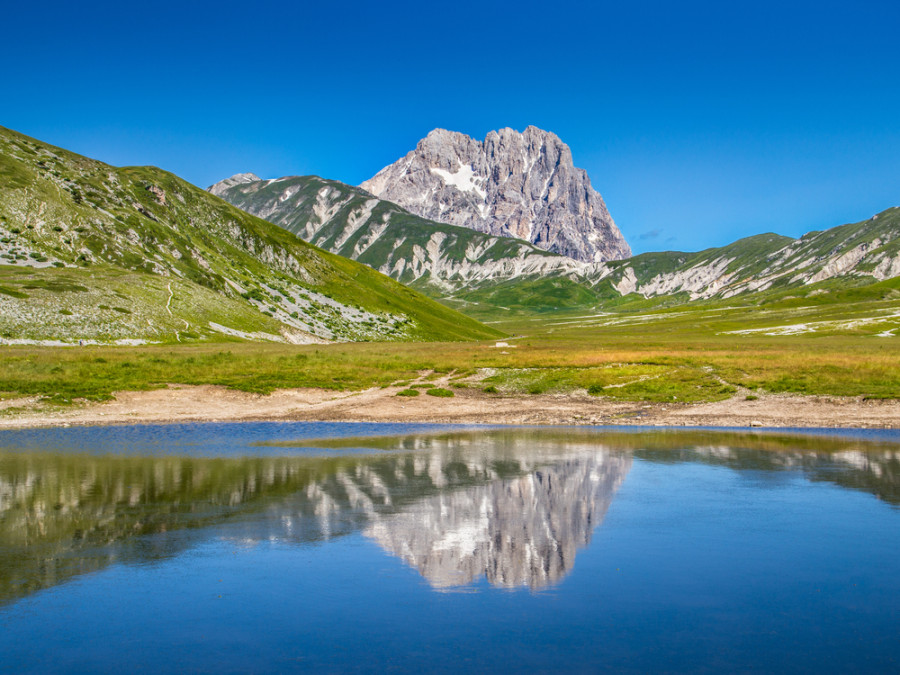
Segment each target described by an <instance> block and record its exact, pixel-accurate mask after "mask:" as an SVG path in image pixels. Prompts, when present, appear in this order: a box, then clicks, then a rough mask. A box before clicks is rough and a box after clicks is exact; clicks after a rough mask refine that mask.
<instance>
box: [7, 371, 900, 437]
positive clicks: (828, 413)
mask: <svg viewBox="0 0 900 675" xmlns="http://www.w3.org/2000/svg"><path fill="white" fill-rule="evenodd" d="M435 382H436V383H437V384H440V381H435ZM400 389H401V387H386V388H371V389H367V390H364V391H361V392H353V393H347V392H343V393H336V392H334V391H330V390H324V389H282V390H277V391H275V392H273V393H272V394H269V395H261V394H251V393H246V392H241V391H235V390H232V389H228V388H225V387H221V386H213V385H200V386H181V385H177V386H175V385H173V386H170V387H169V388H166V389H157V390H153V391H140V392H117V393H116V398H115V400H113V401H110V402H106V403H81V404H76V405H73V406H67V407H58V406H57V407H48V406H47V405H46V404H43V403H41V401H40V400H39V399H38V398H37V397H34V398H14V399H7V400H5V401H0V413H4V414H2V415H0V429H2V428H7V429H9V428H26V427H48V426H70V425H99V424H147V423H174V422H245V421H341V422H430V423H455V424H576V425H587V424H591V425H607V424H609V425H648V426H715V427H807V428H816V427H819V428H822V427H845V428H846V427H855V428H862V427H872V428H898V427H900V400H868V401H867V400H863V399H862V398H861V397H830V396H829V397H824V396H797V395H786V394H761V395H760V396H759V397H758V398H757V399H755V400H746V397H745V396H744V395H738V396H735V397H733V398H730V399H727V400H724V401H716V402H712V403H694V404H688V403H684V404H679V403H648V402H628V401H618V400H612V399H608V398H603V397H597V396H588V395H584V394H537V395H497V394H487V393H485V392H483V391H481V390H480V389H459V390H456V391H455V396H454V397H452V398H438V397H433V396H427V395H420V396H417V397H414V398H407V397H398V396H397V395H396V394H397V392H398V391H400Z"/></svg>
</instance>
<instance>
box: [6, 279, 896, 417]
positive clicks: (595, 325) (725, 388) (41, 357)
mask: <svg viewBox="0 0 900 675" xmlns="http://www.w3.org/2000/svg"><path fill="white" fill-rule="evenodd" d="M897 295H898V294H897V292H896V290H895V289H893V287H887V288H886V290H885V289H882V290H881V291H879V292H878V293H869V294H868V295H864V296H860V297H856V298H854V301H853V302H848V303H844V302H826V301H825V299H823V298H821V297H820V296H816V297H815V298H803V299H796V298H782V299H779V300H778V301H777V302H771V303H768V304H766V305H762V306H759V307H755V306H746V305H744V306H729V305H727V304H726V303H707V304H705V305H688V306H681V307H676V308H671V309H666V310H655V311H647V312H632V313H624V312H619V313H603V312H595V313H590V314H585V313H583V312H581V313H574V312H569V313H554V314H543V315H540V316H530V317H529V316H525V317H519V318H515V319H509V320H505V321H498V322H495V323H493V327H495V328H498V329H499V330H501V331H503V332H504V333H505V334H506V335H508V336H509V337H508V338H501V339H502V340H503V342H505V343H506V344H507V346H499V347H498V346H497V343H496V342H495V341H493V340H492V341H481V342H444V343H425V342H419V343H388V342H365V343H335V344H329V345H304V346H292V345H284V344H269V343H265V344H263V343H249V342H239V341H232V342H222V343H197V344H183V345H182V344H162V345H148V346H141V347H100V346H85V347H71V348H52V347H25V346H8V347H2V348H0V392H2V393H0V396H2V397H4V398H12V397H17V396H21V395H38V396H42V397H46V400H47V402H49V403H52V402H56V403H60V404H66V403H69V402H71V401H73V400H77V399H81V398H85V399H92V400H103V399H105V398H108V397H110V396H111V395H112V393H113V392H115V391H120V390H142V389H152V388H158V387H164V386H166V385H167V384H216V385H224V386H227V387H231V388H234V389H238V390H242V391H248V392H257V393H267V392H271V391H273V390H274V389H278V388H291V387H321V388H325V389H333V390H358V389H364V388H368V387H379V386H388V385H391V384H403V385H407V384H409V383H410V382H411V381H412V380H415V379H417V378H420V377H422V376H423V374H424V373H430V374H428V375H425V379H426V380H427V379H433V378H436V377H439V376H442V375H446V374H450V375H451V384H452V385H454V387H456V388H457V389H458V388H465V387H477V388H479V389H482V390H487V391H488V392H489V393H493V394H495V395H498V396H502V395H504V394H511V393H516V394H535V395H537V394H545V393H547V394H552V393H566V392H572V391H578V390H581V391H586V392H587V393H590V394H592V395H597V396H605V397H610V398H615V399H620V400H629V401H656V402H662V401H679V402H699V401H714V400H721V399H725V398H728V397H730V396H733V395H734V394H735V393H736V392H741V393H742V394H743V395H747V396H752V395H756V394H757V393H758V392H773V393H780V392H787V393H795V394H814V395H836V396H864V397H869V398H900V358H898V357H900V349H898V340H900V336H897V335H896V332H897V331H898V330H900V298H898V297H896V296H897ZM837 299H840V298H837Z"/></svg>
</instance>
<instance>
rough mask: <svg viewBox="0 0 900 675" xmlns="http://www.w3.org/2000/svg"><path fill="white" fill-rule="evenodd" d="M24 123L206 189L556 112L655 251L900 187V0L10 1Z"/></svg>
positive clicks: (850, 206) (42, 134) (806, 215)
mask: <svg viewBox="0 0 900 675" xmlns="http://www.w3.org/2000/svg"><path fill="white" fill-rule="evenodd" d="M3 14H4V16H3V22H4V24H5V26H4V31H3V33H4V41H3V45H2V47H0V50H2V54H3V55H4V72H5V77H4V78H3V85H2V89H0V91H2V93H0V97H2V98H0V102H2V105H0V124H2V125H4V126H7V127H10V128H13V129H16V130H17V131H21V132H23V133H26V134H29V135H31V136H35V137H37V138H40V139H42V140H46V141H48V142H51V143H54V144H56V145H60V146H63V147H66V148H69V149H71V150H74V151H76V152H80V153H82V154H85V155H89V156H92V157H96V158H98V159H102V160H104V161H107V162H110V163H112V164H116V165H130V164H153V165H156V166H160V167H162V168H165V169H168V170H170V171H173V172H175V173H177V174H178V175H180V176H182V177H183V178H186V179H187V180H189V181H191V182H193V183H195V184H197V185H200V186H202V187H206V186H207V185H209V184H210V183H213V182H215V181H217V180H219V179H221V178H224V177H227V176H229V175H231V174H234V173H237V172H240V171H253V172H255V173H257V174H259V175H260V176H263V177H277V176H282V175H287V174H318V175H321V176H325V177H327V178H334V179H338V180H342V181H345V182H348V183H354V184H357V183H359V182H361V181H363V180H365V179H366V178H368V177H370V176H371V175H373V174H374V173H375V172H377V171H378V170H379V169H381V168H382V167H383V166H384V165H386V164H389V163H391V162H393V161H394V160H395V159H397V158H399V157H400V156H402V155H404V154H405V153H406V152H408V151H409V150H410V149H412V148H413V147H414V146H415V143H416V141H417V140H418V139H419V138H421V137H422V136H424V135H425V134H426V133H428V131H429V130H431V129H432V128H434V127H444V128H447V129H453V130H456V131H462V132H465V133H467V134H470V135H472V136H475V137H477V138H483V137H484V135H485V134H486V133H487V132H488V131H490V130H491V129H497V128H500V127H505V126H509V127H513V128H515V129H519V130H522V129H524V128H525V127H526V126H527V125H529V124H534V125H537V126H539V127H541V128H544V129H548V130H551V131H554V132H556V133H557V134H558V135H559V136H560V137H561V138H562V139H563V140H564V141H565V142H567V143H568V144H569V145H570V146H571V148H572V153H573V155H574V157H575V163H576V165H578V166H581V167H583V168H585V169H586V170H587V171H588V174H589V175H590V177H591V180H592V182H593V184H594V187H595V188H597V189H598V190H599V191H600V192H601V194H603V196H604V198H605V199H606V202H607V205H608V206H609V208H610V211H611V212H612V214H613V217H614V218H615V220H616V222H617V223H618V224H619V226H620V227H621V229H622V231H623V232H624V234H625V236H626V238H627V239H628V241H629V242H630V243H631V245H632V247H633V248H634V249H635V251H636V252H642V251H647V250H661V249H682V250H697V249H701V248H705V247H708V246H717V245H723V244H726V243H729V242H731V241H733V240H734V239H737V238H739V237H742V236H747V235H751V234H756V233H760V232H766V231H776V232H780V233H783V234H788V235H792V236H797V235H799V234H801V233H803V232H806V231H809V230H813V229H822V228H826V227H831V226H833V225H838V224H842V223H844V222H851V221H856V220H862V219H864V218H867V217H869V216H870V215H872V214H873V213H876V212H878V211H881V210H883V209H885V208H887V207H890V206H894V205H898V204H900V48H898V36H900V3H897V2H896V1H894V2H890V1H885V2H866V1H865V0H862V1H858V2H846V1H845V2H830V1H829V0H818V1H816V2H789V1H785V2H767V1H757V2H722V1H721V0H718V1H715V2H678V3H675V2H651V1H645V2H640V1H635V2H621V1H619V2H615V3H607V2H589V3H579V2H565V1H562V0H560V1H557V2H540V3H535V2H517V3H511V2H502V3H495V2H489V1H481V2H469V1H468V0H457V1H455V2H448V3H430V2H422V1H421V0H419V1H417V2H366V3H355V2H351V1H347V2H343V3H327V2H318V3H306V2H280V3H275V2H266V1H257V2H246V1H244V2H239V3H238V2H231V1H230V0H226V1H219V2H215V3H202V2H190V1H187V2H185V1H184V0H182V1H181V2H168V1H166V0H161V1H157V2H152V3H132V2H115V3H112V2H110V3H104V2H87V3H78V2H65V3H54V2H50V3H13V4H12V5H10V6H8V7H6V8H5V9H4V12H3Z"/></svg>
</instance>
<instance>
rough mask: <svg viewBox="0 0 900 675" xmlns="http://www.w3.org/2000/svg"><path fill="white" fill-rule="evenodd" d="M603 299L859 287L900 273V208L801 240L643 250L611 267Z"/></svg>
mask: <svg viewBox="0 0 900 675" xmlns="http://www.w3.org/2000/svg"><path fill="white" fill-rule="evenodd" d="M607 267H608V268H609V270H610V272H609V273H608V274H607V275H606V277H605V279H604V280H603V282H602V284H600V285H599V286H598V291H600V292H601V293H602V294H603V295H604V296H605V297H613V296H625V295H629V294H637V295H639V296H642V297H644V298H652V297H661V296H682V297H683V298H684V299H685V300H698V299H709V298H731V297H735V296H738V295H742V294H746V293H753V292H761V291H768V290H777V289H790V288H799V287H804V286H810V287H818V288H821V289H823V290H824V289H826V288H834V287H850V286H862V285H866V284H871V283H876V282H879V281H884V280H886V279H893V278H895V277H898V276H900V208H898V207H894V208H890V209H887V210H885V211H882V212H881V213H879V214H876V215H874V216H872V217H871V218H869V219H868V220H864V221H861V222H858V223H851V224H848V225H841V226H838V227H833V228H830V229H827V230H823V231H817V232H809V233H807V234H805V235H803V236H802V237H801V238H800V239H796V240H795V239H791V238H790V237H783V236H780V235H777V234H771V233H768V234H760V235H756V236H754V237H748V238H746V239H740V240H738V241H736V242H734V243H732V244H729V245H728V246H723V247H720V248H711V249H707V250H705V251H700V252H699V253H681V252H672V251H668V252H662V253H645V254H642V255H639V256H635V257H634V258H631V259H630V260H623V261H616V262H611V263H608V264H607Z"/></svg>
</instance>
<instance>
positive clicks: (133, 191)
mask: <svg viewBox="0 0 900 675" xmlns="http://www.w3.org/2000/svg"><path fill="white" fill-rule="evenodd" d="M4 263H5V265H4ZM0 266H2V267H0V279H2V281H0V310H2V311H0V316H2V319H0V339H4V340H6V341H10V340H17V339H30V340H62V341H65V342H71V341H77V340H79V339H87V340H97V341H109V340H122V339H128V340H144V341H184V340H196V339H213V338H215V339H223V338H232V339H268V340H277V341H293V342H309V341H315V340H321V339H325V340H331V339H336V340H398V339H399V340H406V339H426V340H429V339H445V340H446V339H469V338H480V337H489V336H492V335H495V334H496V332H495V331H494V330H493V329H488V328H485V327H484V326H481V325H480V324H478V323H477V322H476V321H474V320H472V319H468V318H466V317H464V316H462V315H460V314H458V313H457V312H455V311H453V310H450V309H448V308H446V307H444V306H443V305H440V304H438V303H436V302H434V301H432V300H430V299H428V298H426V297H424V296H423V295H421V294H420V293H417V292H416V291H413V290H411V289H409V288H406V287H404V286H402V285H400V284H398V283H397V282H395V281H393V280H392V279H389V278H387V277H385V276H384V275H381V274H379V273H378V272H375V271H373V270H372V269H370V268H369V267H366V266H365V265H361V264H358V263H355V262H353V261H350V260H346V259H344V258H341V257H339V256H335V255H333V254H331V253H328V252H325V251H322V250H320V249H318V248H316V247H315V246H311V245H309V244H307V243H306V242H303V241H301V240H300V239H298V238H297V237H295V236H294V235H293V234H291V233H289V232H287V231H285V230H284V229H283V228H280V227H277V226H275V225H273V224H271V223H268V222H266V221H264V220H261V219H259V218H256V217H254V216H251V215H249V214H247V213H245V212H243V211H241V210H239V209H237V208H235V207H233V206H231V205H229V204H228V203H226V202H225V201H223V200H221V199H219V198H217V197H215V196H213V195H211V194H209V193H207V192H206V191H204V190H200V189H199V188H196V187H194V186H192V185H190V184H189V183H187V182H185V181H183V180H181V179H179V178H178V177H177V176H174V175H173V174H171V173H168V172H166V171H162V170H160V169H157V168H154V167H128V168H115V167H112V166H109V165H107V164H103V163H102V162H97V161H95V160H91V159H88V158H85V157H81V156H79V155H76V154H73V153H70V152H67V151H65V150H62V149H59V148H55V147H53V146H49V145H46V144H44V143H41V142H39V141H36V140H34V139H31V138H28V137H26V136H23V135H21V134H18V133H16V132H13V131H10V130H8V129H3V128H0Z"/></svg>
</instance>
